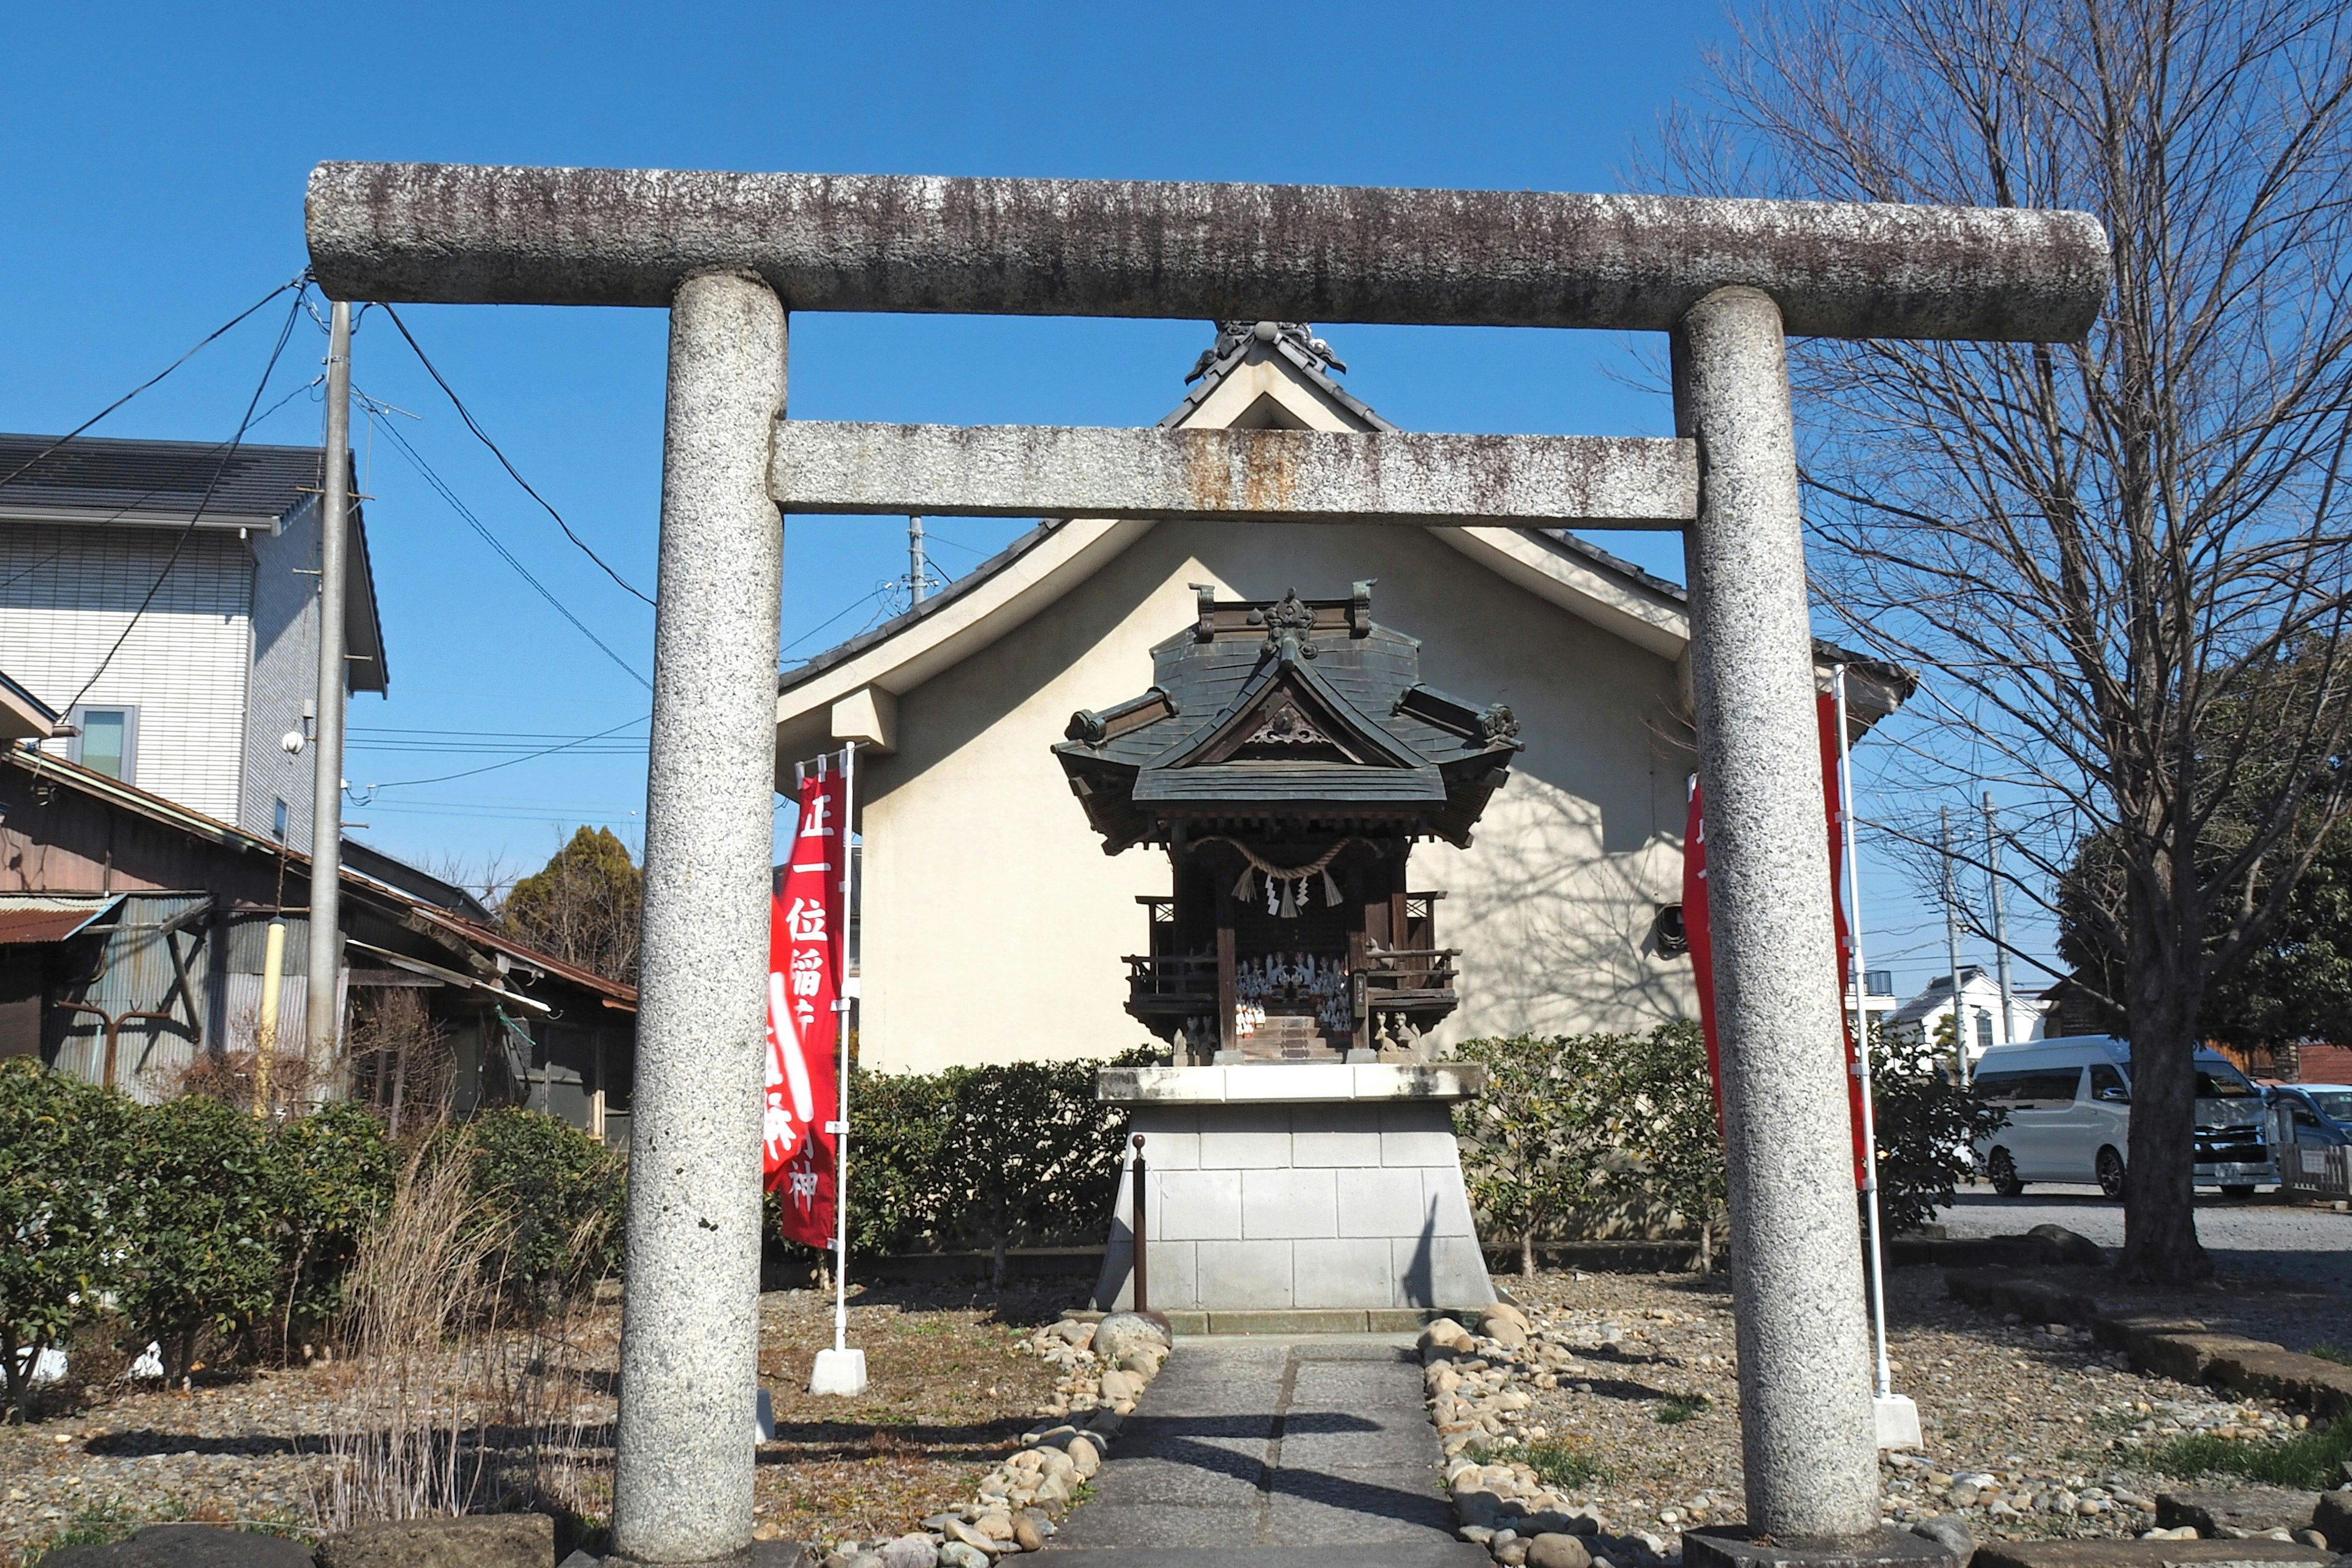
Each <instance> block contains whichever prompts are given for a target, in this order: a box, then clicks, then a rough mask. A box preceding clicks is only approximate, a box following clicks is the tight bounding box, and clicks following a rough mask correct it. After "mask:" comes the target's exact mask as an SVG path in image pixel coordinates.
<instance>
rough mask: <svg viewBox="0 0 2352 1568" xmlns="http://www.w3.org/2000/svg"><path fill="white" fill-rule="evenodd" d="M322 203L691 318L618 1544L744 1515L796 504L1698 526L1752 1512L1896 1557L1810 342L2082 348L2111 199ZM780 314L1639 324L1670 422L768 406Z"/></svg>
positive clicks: (657, 728)
mask: <svg viewBox="0 0 2352 1568" xmlns="http://www.w3.org/2000/svg"><path fill="white" fill-rule="evenodd" d="M309 234H310V255H311V261H312V266H313V268H314V270H315V272H316V275H317V277H318V279H319V282H320V285H321V287H322V288H324V289H325V290H326V291H327V293H328V294H329V295H330V296H331V297H332V298H334V299H337V300H387V301H392V302H395V303H407V302H411V301H415V302H432V303H473V304H530V305H635V306H645V307H647V308H661V307H667V309H668V310H669V311H670V333H669V385H668V404H667V424H666V430H665V447H664V453H663V463H662V499H661V541H660V568H659V570H660V585H659V593H658V596H657V607H656V621H655V673H654V725H653V751H652V763H651V770H652V771H651V781H650V787H649V790H648V794H647V800H646V889H645V916H644V920H645V925H644V948H643V952H644V963H643V973H644V983H643V989H642V1007H643V1012H642V1015H641V1017H642V1022H641V1025H640V1033H639V1045H638V1057H637V1080H636V1098H635V1128H634V1139H633V1145H634V1146H633V1150H632V1153H631V1160H630V1180H629V1202H628V1229H627V1292H626V1297H625V1301H626V1305H625V1319H624V1331H623V1339H622V1394H621V1404H620V1424H619V1436H618V1443H617V1447H618V1466H617V1473H616V1477H615V1485H614V1518H613V1531H614V1545H615V1558H614V1561H621V1562H633V1563H647V1564H682V1563H709V1562H713V1561H719V1560H725V1559H730V1558H734V1557H738V1556H740V1554H742V1553H744V1552H747V1551H748V1550H749V1545H750V1542H751V1480H752V1460H753V1455H752V1453H751V1449H750V1447H749V1446H748V1444H747V1442H746V1440H745V1425H746V1422H747V1420H748V1419H749V1415H748V1413H749V1412H750V1410H751V1405H752V1396H753V1392H754V1381H755V1377H756V1371H757V1369H756V1365H755V1356H756V1349H757V1321H756V1316H757V1303H758V1287H759V1234H758V1232H759V1226H760V1205H759V1194H760V1160H759V1145H760V1122H761V1039H762V1032H763V1028H764V1023H763V1008H764V1005H765V1004H764V1000H763V998H764V983H765V977H764V974H763V973H762V971H763V968H764V965H765V962H766V952H767V947H766V944H765V942H761V941H757V940H753V936H754V933H756V932H757V931H760V930H761V929H762V927H763V922H764V921H766V919H767V899H768V882H769V855H770V844H771V805H770V803H771V791H772V787H773V784H774V782H775V754H774V719H775V694H776V668H775V653H776V637H777V625H778V618H779V608H780V598H781V593H782V521H781V517H780V509H781V511H784V512H792V511H800V512H864V513H876V514H905V513H919V514H940V513H947V514H955V513H977V514H986V515H1002V516H1016V517H1020V516H1039V515H1044V516H1066V515H1099V516H1123V517H1139V518H1163V519H1203V518H1250V519H1263V520H1266V521H1287V522H1294V523H1298V522H1313V521H1332V520H1338V519H1343V518H1344V519H1349V520H1356V521H1389V522H1395V523H1400V524H1409V525H1416V524H1417V525H1439V526H1457V525H1465V524H1517V525H1528V524H1541V525H1545V526H1574V525H1577V524H1597V525H1600V526H1604V527H1612V528H1624V527H1656V528H1671V529H1680V530H1684V531H1685V533H1686V538H1687V541H1688V543H1687V549H1688V562H1689V577H1690V584H1689V588H1690V606H1691V617H1692V622H1693V627H1694V640H1693V645H1692V651H1691V660H1692V673H1693V685H1694V688H1695V692H1696V703H1697V716H1698V749H1699V778H1700V781H1701V784H1702V785H1703V786H1704V788H1705V790H1706V802H1707V834H1708V838H1709V843H1708V845H1707V866H1708V881H1709V885H1710V887H1711V888H1712V889H1713V892H1712V895H1711V899H1710V903H1711V907H1712V909H1713V911H1714V913H1713V917H1712V918H1713V922H1714V933H1715V984H1716V988H1717V991H1716V994H1717V1005H1718V1018H1719V1021H1720V1035H1721V1040H1722V1051H1723V1067H1724V1101H1725V1133H1726V1144H1727V1158H1728V1163H1729V1175H1730V1202H1731V1213H1732V1223H1733V1226H1734V1229H1735V1231H1736V1234H1737V1235H1738V1238H1739V1245H1738V1248H1737V1249H1736V1251H1735V1253H1734V1262H1733V1288H1734V1300H1735V1305H1736V1314H1737V1321H1738V1351H1739V1392H1740V1414H1741V1420H1742V1441H1743V1445H1744V1453H1745V1459H1746V1467H1747V1492H1748V1496H1747V1503H1748V1526H1749V1529H1750V1530H1751V1531H1755V1532H1758V1533H1760V1534H1761V1535H1763V1536H1765V1537H1768V1538H1769V1540H1770V1541H1773V1542H1780V1543H1784V1544H1790V1545H1796V1546H1801V1547H1803V1546H1811V1547H1816V1548H1822V1549H1828V1550H1831V1551H1832V1552H1835V1553H1836V1554H1839V1555H1841V1556H1843V1557H1844V1558H1845V1559H1846V1560H1847V1561H1852V1560H1853V1557H1854V1555H1856V1554H1857V1553H1859V1554H1861V1555H1869V1554H1871V1553H1872V1552H1874V1551H1875V1550H1876V1549H1877V1547H1875V1546H1874V1535H1875V1533H1876V1532H1877V1531H1878V1530H1879V1510H1878V1468H1877V1456H1876V1447H1875V1435H1874V1419H1873V1412H1872V1405H1871V1382H1870V1365H1871V1356H1870V1351H1869V1345H1868V1341H1867V1335H1866V1331H1865V1323H1864V1290H1863V1280H1862V1258H1861V1250H1860V1244H1859V1241H1858V1239H1857V1226H1856V1218H1855V1210H1854V1202H1853V1183H1852V1180H1851V1175H1850V1173H1851V1170H1852V1164H1851V1161H1852V1153H1851V1149H1850V1145H1849V1141H1848V1128H1847V1120H1846V1118H1847V1112H1846V1104H1847V1100H1846V1092H1845V1085H1844V1081H1843V1070H1844V1068H1843V1056H1842V1052H1841V1047H1840V1045H1839V1031H1840V1026H1839V1010H1840V1007H1841V1005H1842V1004H1841V996H1840V981H1839V976H1838V973H1837V963H1836V957H1835V954H1834V952H1833V949H1832V926H1831V914H1830V901H1831V897H1832V894H1831V889H1830V877H1829V868H1828V864H1827V858H1826V849H1825V845H1824V842H1823V838H1822V829H1821V824H1822V784H1821V772H1820V762H1819V756H1818V752H1817V751H1816V749H1815V746H1814V744H1813V732H1814V708H1813V666H1812V651H1811V650H1812V644H1811V627H1810V625H1809V621H1808V616H1807V604H1806V592H1805V562H1804V546H1803V542H1802V536H1801V524H1800V518H1799V501H1798V487H1797V468H1796V447H1795V438H1794V433H1793V430H1792V427H1791V419H1790V399H1789V380H1788V369H1787V362H1786V354H1785V335H1786V334H1791V333H1793V334H1797V335H1800V336H1805V335H1811V336H1827V337H1843V338H1862V337H1898V338H1927V339H1946V340H1965V339H1975V340H1992V341H2002V342H2072V341H2077V340H2079V339H2080V338H2082V337H2083V336H2084V333H2086V332H2087V331H2088V330H2089V328H2090V326H2091V323H2092V321H2093V320H2094V318H2095V314H2096V312H2097V310H2098V309H2099V306H2100V304H2101V302H2102V301H2103V300H2104V299H2105V292H2106V287H2107V269H2108V259H2107V247H2106V241H2105V235H2104V234H2103V233H2102V231H2101V229H2100V227H2099V226H2098V224H2097V222H2096V221H2095V219H2094V218H2092V217H2091V216H2088V215H2086V214H2082V213H2053V212H2026V211H2019V210H2014V209H1997V210H1996V209H1979V208H1948V207H1925V206H1871V205H1830V204H1817V203H1798V202H1763V201H1730V200H1704V199H1684V198H1669V197H1659V196H1593V195H1551V194H1544V193H1534V192H1512V193H1505V192H1488V191H1437V190H1380V189H1350V188H1339V187H1317V186H1288V185H1279V186H1269V185H1234V184H1146V183H1130V182H1095V181H1064V180H982V179H929V178H915V177H901V176H851V177H835V176H824V175H809V174H703V173H675V172H655V171H614V170H588V169H528V168H489V167H471V166H454V165H425V164H384V163H324V164H321V165H320V166H319V167H318V168H317V169H316V170H315V171H313V173H312V174H311V177H310V193H309ZM791 310H890V311H923V312H965V313H976V314H1012V315H1085V316H1136V317H1184V318H1195V319H1203V320H1217V319H1225V320H1232V319H1247V320H1261V319H1265V320H1276V319H1278V320H1293V321H1342V322H1344V321H1379V322H1402V323H1418V324H1430V325H1478V326H1520V327H1581V328H1601V329H1613V330H1619V331H1624V330H1633V331H1661V332H1666V333H1668V334H1670V336H1671V342H1672V347H1673V365H1674V394H1675V430H1676V435H1675V438H1673V439H1670V440H1630V439H1592V438H1580V437H1534V436H1444V435H1423V434H1407V433H1387V432H1382V433H1374V434H1362V435H1358V434H1323V433H1315V432H1304V431H1287V430H1217V431H1192V430H1156V429H1153V430H1124V429H1059V428H1055V429H1037V428H1020V427H992V428H981V429H949V428H941V427H935V426H904V425H842V424H823V423H814V422H803V421H787V420H786V419H785V417H784V386H785V329H786V318H787V312H788V311H791ZM1913 1544H1914V1545H1916V1544H1918V1543H1917V1542H1914V1543H1913ZM1884 1545H1885V1543H1883V1542H1881V1543H1878V1546H1884Z"/></svg>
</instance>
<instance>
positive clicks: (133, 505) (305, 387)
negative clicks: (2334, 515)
mask: <svg viewBox="0 0 2352 1568" xmlns="http://www.w3.org/2000/svg"><path fill="white" fill-rule="evenodd" d="M326 379H327V378H326V377H325V376H323V375H314V376H312V377H311V378H310V380H308V381H306V382H304V383H303V384H301V385H299V386H298V387H296V388H295V389H294V390H293V391H291V392H289V393H288V394H287V395H285V396H283V397H281V398H279V399H278V401H277V402H275V403H273V404H271V405H269V406H268V407H267V408H265V409H263V410H262V411H261V413H260V414H259V416H257V417H256V418H255V419H254V421H253V423H254V425H255V426H261V425H266V424H268V422H269V416H271V415H273V414H275V413H277V412H278V410H279V409H281V408H283V407H285V406H286V405H288V404H289V403H291V402H293V401H294V400H295V399H296V398H298V397H299V396H301V395H303V394H304V393H306V392H308V391H310V389H311V388H312V387H314V386H316V385H318V384H320V382H322V381H324V380H326ZM83 428H84V429H88V428H89V426H83ZM70 439H71V437H61V438H60V439H59V441H58V446H62V445H64V443H65V441H67V440H70ZM227 446H228V443H227V442H223V443H221V445H220V446H217V447H213V448H212V450H213V451H214V452H218V451H222V450H224V449H226V447H227ZM49 449H50V450H51V451H55V450H57V447H50V448H49ZM206 455H207V456H210V454H209V453H207V454H206ZM39 460H40V459H39V458H35V459H34V461H35V462H38V461H39ZM17 472H18V473H22V472H24V470H23V469H22V468H19V469H18V470H17ZM5 483H6V481H5V480H0V484H5ZM172 488H173V487H172V486H170V485H168V484H165V485H157V486H156V487H155V488H154V489H151V490H145V491H142V492H141V493H140V494H138V495H136V496H133V497H132V498H131V500H129V501H127V502H125V503H124V504H123V505H122V506H121V507H119V508H117V509H116V510H113V511H111V512H110V513H108V514H107V515H106V516H104V517H101V518H100V519H99V520H98V521H96V522H93V523H89V524H87V525H86V527H87V528H88V529H90V530H96V529H100V528H111V527H112V526H114V524H115V523H117V522H119V521H121V520H122V519H123V518H126V517H128V516H130V515H131V513H132V512H134V511H136V510H139V508H140V507H141V506H142V505H144V504H145V503H146V502H148V501H150V500H153V499H154V498H155V497H157V496H159V495H162V494H163V492H164V491H165V490H168V489H172ZM76 532H78V531H68V532H67V534H66V539H67V542H66V543H64V544H60V545H58V547H57V548H56V549H55V550H52V551H50V552H48V553H47V555H44V556H42V557H41V558H40V559H39V560H38V561H36V562H34V563H32V564H31V565H30V566H27V567H26V568H25V569H24V570H23V571H22V572H18V573H16V574H14V575H12V576H8V577H5V578H0V588H13V587H15V586H16V584H19V583H21V582H23V581H24V580H25V579H26V578H27V577H29V576H31V575H32V574H34V573H36V572H38V571H39V570H40V569H41V568H42V567H44V566H49V565H54V564H55V563H57V562H58V561H59V560H61V559H63V558H64V556H65V552H66V551H67V550H68V548H70V547H71V546H72V545H73V544H76V543H79V542H80V541H79V539H78V538H76V537H75V534H76Z"/></svg>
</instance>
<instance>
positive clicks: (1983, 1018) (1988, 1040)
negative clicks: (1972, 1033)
mask: <svg viewBox="0 0 2352 1568" xmlns="http://www.w3.org/2000/svg"><path fill="white" fill-rule="evenodd" d="M1977 1049H1979V1050H1980V1051H1989V1050H1990V1049H1992V1015H1991V1014H1990V1013H1979V1014H1978V1015H1977Z"/></svg>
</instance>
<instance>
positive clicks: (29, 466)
mask: <svg viewBox="0 0 2352 1568" xmlns="http://www.w3.org/2000/svg"><path fill="white" fill-rule="evenodd" d="M309 287H310V273H309V272H307V271H305V272H302V273H299V274H298V275H297V276H295V277H293V278H290V279H287V280H286V281H285V282H283V283H280V284H279V285H278V287H277V288H275V289H271V290H270V291H269V292H268V293H267V294H264V295H263V296H262V297H261V298H260V299H258V300H255V301H254V302H253V303H252V304H250V305H247V307H246V308H245V309H244V310H239V311H238V312H237V313H236V315H234V316H231V317H230V318H229V319H228V320H227V321H226V322H225V323H223V324H222V325H220V326H218V327H215V328H214V329H213V330H212V331H209V332H206V333H205V335H204V336H203V337H202V338H200V339H198V340H197V342H196V346H195V347H194V348H192V349H190V350H189V351H188V352H187V353H184V354H182V355H181V356H180V357H179V358H178V359H175V360H173V362H172V363H170V364H167V365H165V366H164V367H163V369H162V370H159V371H157V372H156V373H155V374H153V375H151V376H149V377H148V378H147V379H146V380H144V381H142V382H141V383H140V384H138V385H136V386H134V387H132V388H131V390H130V391H128V392H126V393H124V394H123V395H121V396H120V397H118V398H116V399H115V400H114V401H113V402H111V403H110V404H108V405H106V406H105V407H103V408H101V409H100V410H99V411H98V412H97V413H95V414H93V415H91V416H89V418H87V419H85V420H83V421H82V422H81V423H80V424H79V425H77V426H74V427H73V428H72V429H70V430H68V431H67V432H66V433H65V434H64V435H62V436H60V437H58V438H57V439H56V440H54V441H52V442H50V443H49V444H48V445H47V446H46V447H42V448H41V449H40V450H39V451H38V452H37V453H35V454H34V455H33V456H32V458H30V459H28V460H27V461H26V462H25V463H23V464H22V465H20V466H19V467H18V468H16V469H15V470H14V471H13V472H11V473H9V474H8V475H7V476H6V477H5V478H0V485H12V484H15V483H16V481H17V480H18V479H22V478H24V477H25V475H26V474H27V473H29V472H30V471H32V470H33V469H34V468H38V467H39V466H40V465H41V462H42V459H44V458H47V457H48V456H49V455H50V454H51V453H53V452H55V451H56V450H57V449H58V447H62V446H64V445H65V444H66V443H67V442H68V441H70V440H72V439H73V438H74V437H77V436H79V435H80V434H81V433H82V432H83V431H85V430H87V429H89V427H90V426H93V425H95V424H97V423H98V422H99V421H100V420H101V419H103V418H105V417H106V416H108V415H110V414H111V413H113V412H114V411H115V410H116V409H118V408H120V407H121V406H122V405H124V404H126V403H128V402H130V401H131V399H132V398H134V397H136V396H138V395H140V394H141V393H142V392H144V391H146V390H147V389H148V388H149V387H151V386H152V385H154V384H156V383H157V382H159V381H161V380H163V378H164V377H165V376H167V375H169V374H172V373H173V371H175V370H177V369H179V368H180V367H181V366H182V365H184V364H185V363H188V362H189V361H190V360H192V359H194V358H195V357H196V355H197V354H198V353H200V352H202V350H203V349H204V348H205V345H206V344H207V343H210V342H212V341H213V340H214V339H215V338H217V337H219V336H221V335H222V334H223V333H225V332H226V331H229V329H230V328H232V327H235V326H236V324H237V323H238V322H240V321H244V320H245V319H246V318H247V316H250V315H252V314H253V313H254V312H255V311H256V310H260V309H261V307H263V306H264V305H267V304H268V303H269V301H271V300H275V299H276V298H278V296H279V295H280V294H283V293H284V292H286V290H288V289H308V288H309ZM296 298H297V299H298V300H299V298H300V296H299V294H298V295H297V296H296ZM281 336H282V334H281ZM281 346H282V345H281ZM270 412H271V413H273V414H274V413H276V412H277V410H275V409H272V410H271V411H270Z"/></svg>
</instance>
